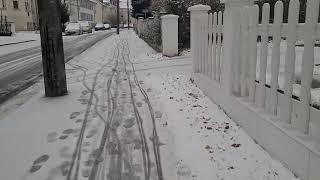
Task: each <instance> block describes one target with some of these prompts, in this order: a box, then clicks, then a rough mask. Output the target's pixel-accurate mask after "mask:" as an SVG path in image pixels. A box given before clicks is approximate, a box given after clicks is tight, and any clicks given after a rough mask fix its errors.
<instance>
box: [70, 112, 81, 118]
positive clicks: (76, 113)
mask: <svg viewBox="0 0 320 180" xmlns="http://www.w3.org/2000/svg"><path fill="white" fill-rule="evenodd" d="M79 115H80V112H73V113H71V115H70V119H75V118H76V117H77V116H79Z"/></svg>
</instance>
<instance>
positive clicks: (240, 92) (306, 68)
mask: <svg viewBox="0 0 320 180" xmlns="http://www.w3.org/2000/svg"><path fill="white" fill-rule="evenodd" d="M316 3H319V1H317V0H309V1H308V7H307V18H306V23H300V24H298V16H299V1H298V0H292V1H290V7H289V17H288V23H286V24H285V23H283V22H282V21H283V3H282V1H278V2H277V3H276V5H275V10H274V12H275V15H274V20H273V22H274V23H273V24H269V19H270V5H269V4H268V3H266V4H264V5H263V8H262V22H261V24H258V21H259V20H258V17H259V7H258V6H257V5H254V6H244V7H242V8H236V9H235V11H236V13H235V15H236V16H235V19H236V21H235V22H234V27H237V28H238V29H239V31H234V35H233V36H234V37H233V39H232V41H233V44H234V47H235V48H234V49H233V51H232V53H233V56H232V57H233V59H232V65H231V68H232V74H231V76H232V77H231V81H232V82H231V84H232V86H231V88H232V90H231V91H232V93H233V95H235V96H240V97H248V98H249V99H250V101H251V102H254V103H255V104H256V105H257V107H259V108H262V109H265V110H266V111H267V112H269V113H270V114H271V115H273V116H275V119H278V120H280V121H283V122H286V123H289V124H292V125H293V127H295V128H296V129H298V130H300V131H301V132H303V133H305V134H310V132H309V130H310V121H312V122H314V123H315V124H316V125H317V126H318V127H320V119H317V118H318V117H313V115H311V114H319V112H318V111H319V110H318V109H316V108H313V107H312V106H310V102H311V82H312V78H313V68H314V58H315V57H314V45H315V40H316V39H320V24H319V23H317V20H318V12H319V10H318V9H319V7H318V5H315V4H316ZM203 7H205V6H203V5H197V6H193V7H191V8H190V9H189V11H191V12H193V15H191V16H192V20H191V24H192V27H191V29H192V34H193V35H192V38H193V41H192V52H193V56H194V60H195V61H194V72H199V73H202V74H204V75H206V76H208V77H210V78H211V79H212V80H215V81H217V82H220V80H221V78H224V77H221V76H223V73H222V63H221V60H222V55H223V53H222V50H223V49H230V48H232V47H227V46H223V38H224V37H223V25H222V19H223V18H222V17H223V13H222V12H215V13H213V14H208V13H199V12H198V13H197V11H200V9H203ZM207 10H209V9H208V8H207V9H206V10H205V11H207ZM258 36H260V37H261V42H260V43H258V42H257V38H258ZM270 37H272V41H269V39H270ZM283 39H286V43H287V49H286V55H285V66H284V77H283V79H284V86H283V89H279V67H280V43H281V42H282V41H283ZM298 40H300V41H303V42H304V46H305V48H304V53H303V59H302V66H301V88H300V89H301V92H300V96H299V98H296V99H293V98H292V95H293V86H294V84H295V81H294V76H295V44H296V42H297V41H298ZM270 42H272V43H270ZM258 44H259V49H258V48H257V45H258ZM270 44H271V45H272V55H271V60H270V58H269V59H268V51H269V48H268V46H270ZM257 52H260V53H259V56H257V54H258V53H257ZM229 61H230V60H229ZM268 61H270V62H269V63H268ZM257 62H258V63H257ZM267 66H269V67H268V68H269V69H271V70H270V72H269V74H268V73H267ZM257 70H258V71H257ZM269 76H271V80H269V81H267V77H269ZM280 99H281V100H280ZM297 99H298V100H297ZM281 101H282V102H281ZM280 102H281V103H283V104H282V105H280ZM293 103H296V104H297V105H296V106H298V107H299V108H298V110H297V112H293V106H294V105H293ZM311 111H314V112H317V113H311ZM293 114H294V116H293ZM292 118H293V119H294V120H292ZM318 121H319V122H318ZM315 133H317V134H318V135H319V137H320V134H319V133H318V132H315Z"/></svg>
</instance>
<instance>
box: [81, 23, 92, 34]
mask: <svg viewBox="0 0 320 180" xmlns="http://www.w3.org/2000/svg"><path fill="white" fill-rule="evenodd" d="M79 23H80V25H81V28H82V31H83V32H86V33H92V26H91V25H90V23H89V22H88V21H79Z"/></svg>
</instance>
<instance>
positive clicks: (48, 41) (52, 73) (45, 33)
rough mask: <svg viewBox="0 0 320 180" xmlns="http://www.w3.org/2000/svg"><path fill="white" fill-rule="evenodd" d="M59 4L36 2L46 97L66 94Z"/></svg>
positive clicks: (55, 0) (45, 1)
mask: <svg viewBox="0 0 320 180" xmlns="http://www.w3.org/2000/svg"><path fill="white" fill-rule="evenodd" d="M59 4H60V3H59V1H57V0H38V10H39V24H40V35H41V51H42V65H43V77H44V85H45V95H46V97H56V96H63V95H65V94H67V93H68V90H67V82H66V71H65V62H64V52H63V41H62V28H61V17H60V11H61V7H60V5H59Z"/></svg>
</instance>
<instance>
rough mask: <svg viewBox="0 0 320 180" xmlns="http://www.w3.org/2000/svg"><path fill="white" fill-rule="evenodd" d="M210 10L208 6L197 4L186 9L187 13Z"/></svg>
mask: <svg viewBox="0 0 320 180" xmlns="http://www.w3.org/2000/svg"><path fill="white" fill-rule="evenodd" d="M209 10H211V7H210V6H207V5H203V4H197V5H194V6H191V7H189V8H188V11H209Z"/></svg>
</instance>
